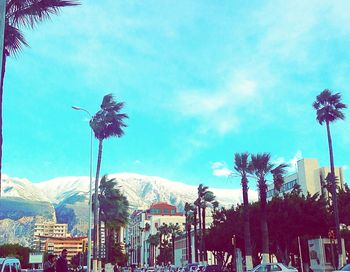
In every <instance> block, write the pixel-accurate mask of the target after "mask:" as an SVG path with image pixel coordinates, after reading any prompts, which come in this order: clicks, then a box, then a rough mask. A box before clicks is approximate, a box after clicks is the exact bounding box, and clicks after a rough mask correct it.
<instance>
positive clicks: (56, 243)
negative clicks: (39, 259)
mask: <svg viewBox="0 0 350 272" xmlns="http://www.w3.org/2000/svg"><path fill="white" fill-rule="evenodd" d="M87 243H88V238H87V237H85V236H83V237H67V238H60V237H48V238H47V239H46V241H45V247H44V249H45V252H48V253H51V254H55V255H57V256H58V255H60V254H61V251H62V250H63V249H67V251H68V255H67V259H68V261H70V260H71V259H72V257H73V256H74V255H77V254H78V253H82V252H85V251H86V248H87Z"/></svg>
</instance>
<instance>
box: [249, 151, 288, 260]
mask: <svg viewBox="0 0 350 272" xmlns="http://www.w3.org/2000/svg"><path fill="white" fill-rule="evenodd" d="M270 159H271V155H270V154H269V153H259V154H257V155H251V163H252V169H253V173H254V175H255V177H256V179H257V181H258V188H259V197H260V222H261V237H262V244H261V255H262V261H263V262H268V261H269V255H270V252H269V230H268V225H267V214H266V193H267V184H266V176H267V175H268V174H270V172H271V171H273V170H274V169H278V168H279V171H281V170H282V169H283V167H285V165H284V166H283V165H278V166H277V167H276V168H274V167H275V166H274V165H273V164H272V163H271V162H270Z"/></svg>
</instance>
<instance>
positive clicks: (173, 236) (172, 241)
mask: <svg viewBox="0 0 350 272" xmlns="http://www.w3.org/2000/svg"><path fill="white" fill-rule="evenodd" d="M171 245H172V247H173V259H172V263H173V265H175V234H172V235H171Z"/></svg>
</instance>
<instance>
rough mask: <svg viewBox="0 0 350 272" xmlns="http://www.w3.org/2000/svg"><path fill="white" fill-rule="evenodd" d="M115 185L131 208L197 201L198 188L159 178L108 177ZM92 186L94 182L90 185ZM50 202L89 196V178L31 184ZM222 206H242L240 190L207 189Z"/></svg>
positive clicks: (61, 179) (178, 204)
mask: <svg viewBox="0 0 350 272" xmlns="http://www.w3.org/2000/svg"><path fill="white" fill-rule="evenodd" d="M109 178H114V179H116V181H117V182H118V186H119V187H120V190H121V191H122V192H123V193H124V194H125V195H126V197H127V198H128V200H129V203H130V206H131V207H132V208H135V209H137V208H147V207H149V206H150V205H151V204H152V203H154V202H157V201H166V202H169V203H171V204H173V205H176V206H178V208H179V209H180V210H181V209H182V208H183V205H184V203H185V202H186V201H187V202H193V201H194V200H195V199H196V195H197V187H196V186H192V185H187V184H184V183H181V182H176V181H170V180H167V179H164V178H161V177H155V176H144V175H139V174H133V173H120V174H112V175H109ZM93 183H94V181H93ZM33 185H34V186H35V187H37V188H38V190H39V191H41V192H42V193H43V194H44V195H45V196H46V197H47V198H48V199H49V200H50V201H51V203H53V204H55V205H57V204H58V203H60V202H61V201H62V200H64V199H66V198H68V197H72V196H74V195H76V194H77V193H80V194H84V195H86V196H87V195H88V192H89V178H88V177H62V178H55V179H51V180H48V181H45V182H41V183H35V184H33ZM210 190H211V191H213V192H214V194H215V195H216V197H217V200H218V201H219V203H220V204H221V205H223V206H231V205H233V204H237V203H241V202H242V191H241V189H215V188H210ZM249 193H250V199H252V200H256V199H257V193H256V192H255V191H249Z"/></svg>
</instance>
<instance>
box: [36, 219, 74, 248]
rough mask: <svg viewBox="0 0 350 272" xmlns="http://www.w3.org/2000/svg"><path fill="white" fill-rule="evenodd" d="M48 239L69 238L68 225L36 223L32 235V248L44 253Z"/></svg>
mask: <svg viewBox="0 0 350 272" xmlns="http://www.w3.org/2000/svg"><path fill="white" fill-rule="evenodd" d="M48 237H59V238H66V237H69V234H68V224H56V223H52V222H47V223H36V224H35V225H34V230H33V235H32V245H31V246H32V248H33V249H35V250H38V251H41V252H43V251H44V247H45V241H46V239H47V238H48Z"/></svg>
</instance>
